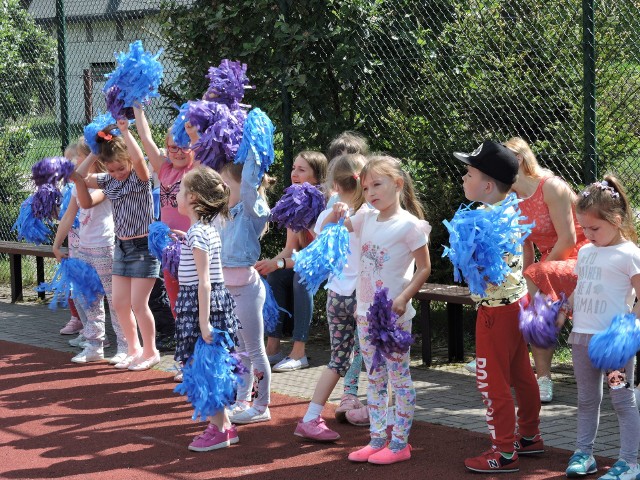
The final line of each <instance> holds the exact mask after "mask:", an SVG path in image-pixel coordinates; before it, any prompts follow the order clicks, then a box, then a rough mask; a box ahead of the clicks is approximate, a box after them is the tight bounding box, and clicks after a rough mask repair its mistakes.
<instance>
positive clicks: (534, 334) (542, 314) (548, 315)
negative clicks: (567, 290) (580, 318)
mask: <svg viewBox="0 0 640 480" xmlns="http://www.w3.org/2000/svg"><path fill="white" fill-rule="evenodd" d="M560 295H561V299H560V300H557V301H555V302H554V301H553V299H552V298H551V297H550V296H548V295H545V294H544V293H542V292H536V294H535V296H534V298H533V301H532V302H529V305H527V306H526V307H524V308H523V307H522V306H520V331H521V332H522V336H523V337H524V339H525V341H526V342H527V343H530V344H532V345H534V346H536V347H540V348H551V347H553V346H555V344H556V341H557V339H558V333H559V332H560V329H559V328H558V327H557V326H556V318H557V317H558V312H559V311H560V307H562V304H563V303H564V302H565V298H566V297H565V294H564V293H561V294H560Z"/></svg>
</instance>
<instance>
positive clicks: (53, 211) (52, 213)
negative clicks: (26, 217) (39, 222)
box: [31, 183, 62, 220]
mask: <svg viewBox="0 0 640 480" xmlns="http://www.w3.org/2000/svg"><path fill="white" fill-rule="evenodd" d="M61 203H62V194H61V193H60V190H58V189H57V188H56V187H55V186H54V185H51V184H49V183H45V184H44V185H40V186H39V187H38V190H36V193H34V195H33V202H32V203H31V210H32V211H33V216H34V217H36V218H40V219H43V220H55V219H57V218H58V214H59V212H60V204H61Z"/></svg>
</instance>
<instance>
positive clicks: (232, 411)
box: [227, 402, 251, 418]
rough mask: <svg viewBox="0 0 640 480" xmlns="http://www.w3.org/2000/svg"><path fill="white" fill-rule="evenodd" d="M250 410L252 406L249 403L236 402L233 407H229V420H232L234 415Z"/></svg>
mask: <svg viewBox="0 0 640 480" xmlns="http://www.w3.org/2000/svg"><path fill="white" fill-rule="evenodd" d="M250 408H251V405H250V404H249V403H246V402H236V403H234V404H233V405H229V406H228V407H227V414H228V415H229V418H231V417H233V416H234V415H237V414H239V413H240V412H244V411H245V410H249V409H250Z"/></svg>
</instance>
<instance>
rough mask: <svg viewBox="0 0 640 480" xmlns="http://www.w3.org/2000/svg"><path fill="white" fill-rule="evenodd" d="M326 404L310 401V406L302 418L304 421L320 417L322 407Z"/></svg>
mask: <svg viewBox="0 0 640 480" xmlns="http://www.w3.org/2000/svg"><path fill="white" fill-rule="evenodd" d="M323 408H324V405H318V404H317V403H313V402H311V403H309V408H308V409H307V413H305V415H304V417H303V418H302V421H303V422H310V421H311V420H313V419H315V418H317V417H319V416H320V415H321V414H322V409H323Z"/></svg>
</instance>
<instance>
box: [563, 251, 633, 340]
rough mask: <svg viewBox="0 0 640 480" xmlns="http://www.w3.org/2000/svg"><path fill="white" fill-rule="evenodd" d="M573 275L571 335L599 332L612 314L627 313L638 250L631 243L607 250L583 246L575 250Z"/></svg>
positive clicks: (630, 304)
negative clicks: (576, 256)
mask: <svg viewBox="0 0 640 480" xmlns="http://www.w3.org/2000/svg"><path fill="white" fill-rule="evenodd" d="M574 272H575V273H576V274H577V275H578V284H577V285H576V289H575V290H574V295H573V330H572V331H573V332H575V333H591V334H594V333H599V332H602V331H604V330H606V329H607V327H609V325H610V324H611V321H612V320H613V317H615V316H616V315H620V314H624V313H629V312H630V311H631V308H632V307H633V302H634V299H635V292H634V290H633V287H632V286H631V277H633V276H634V275H638V274H640V249H639V248H638V247H637V246H636V245H635V244H634V243H633V242H628V241H627V242H623V243H620V244H618V245H612V246H610V247H597V246H595V245H593V244H591V243H590V244H587V245H585V246H584V247H582V248H581V249H580V250H579V251H578V261H577V263H576V266H575V269H574Z"/></svg>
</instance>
